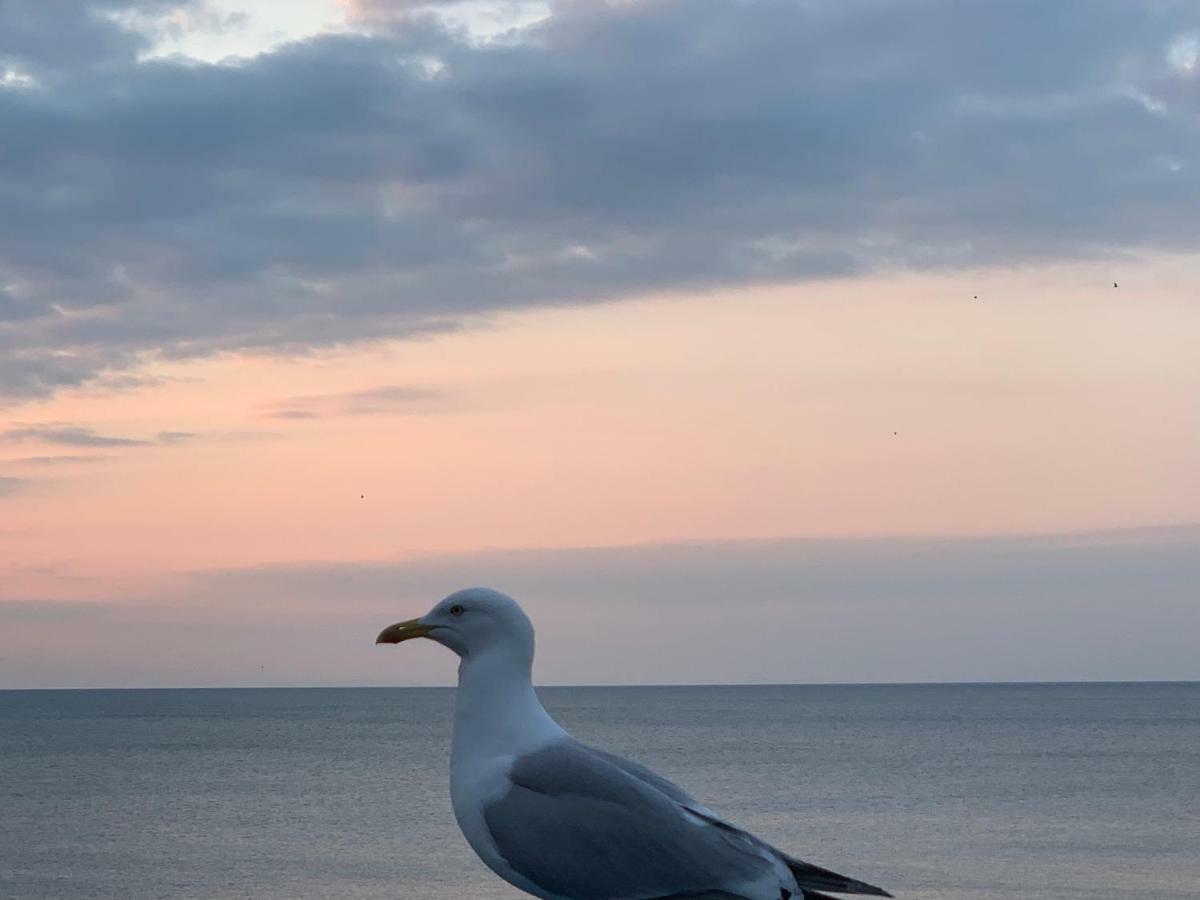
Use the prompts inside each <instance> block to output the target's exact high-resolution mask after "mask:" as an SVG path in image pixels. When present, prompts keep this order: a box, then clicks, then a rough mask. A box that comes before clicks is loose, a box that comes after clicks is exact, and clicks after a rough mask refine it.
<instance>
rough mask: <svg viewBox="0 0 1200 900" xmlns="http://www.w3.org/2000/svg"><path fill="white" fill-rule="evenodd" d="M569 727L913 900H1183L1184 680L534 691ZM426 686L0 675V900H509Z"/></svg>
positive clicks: (1194, 795)
mask: <svg viewBox="0 0 1200 900" xmlns="http://www.w3.org/2000/svg"><path fill="white" fill-rule="evenodd" d="M541 694H542V697H543V700H544V702H545V704H546V706H547V707H548V708H549V709H550V711H551V712H552V713H553V714H554V715H555V716H556V717H557V718H558V719H559V721H560V722H562V723H563V725H565V726H566V727H567V728H569V729H570V730H571V731H573V732H574V733H575V735H576V736H577V737H579V738H580V739H582V740H584V741H587V742H589V743H592V744H594V745H597V746H600V747H603V748H605V749H608V750H612V751H615V752H619V753H622V754H624V755H626V756H630V757H632V758H634V759H637V760H639V761H641V762H643V763H645V764H647V765H649V766H651V767H652V768H654V769H656V770H658V771H659V772H661V773H663V774H665V775H667V776H668V777H670V778H672V779H673V780H675V781H677V782H679V783H680V784H682V785H683V786H684V787H685V788H687V789H688V790H689V791H690V792H691V793H693V794H694V795H696V796H697V797H698V798H700V799H701V800H703V801H705V802H707V803H708V805H709V806H711V807H712V808H714V809H715V810H717V811H718V812H720V813H721V814H722V815H724V816H725V817H727V818H729V819H731V820H732V821H734V822H736V823H738V824H740V825H742V826H743V827H745V828H748V829H749V830H751V831H753V832H755V833H757V834H758V835H760V836H761V837H763V838H765V839H767V840H768V841H770V842H771V843H773V844H775V845H777V846H779V847H781V848H783V849H786V850H787V851H789V852H791V853H793V854H794V855H797V856H799V857H801V858H803V859H806V860H809V861H811V862H815V863H817V864H820V865H823V866H826V867H829V868H833V869H835V870H838V871H841V872H843V873H845V874H848V875H852V876H855V877H858V878H861V879H864V880H866V881H869V882H872V883H875V884H879V885H882V886H883V887H885V888H887V889H889V890H891V891H892V893H894V894H895V895H896V896H897V897H899V898H911V900H917V898H920V900H1185V898H1186V900H1198V898H1200V683H1140V684H1107V683H1106V684H1002V685H957V684H956V685H900V686H883V685H877V686H872V685H853V686H851V685H846V686H831V685H821V686H803V685H797V686H746V687H740V686H739V687H641V688H639V687H614V688H606V687H586V688H575V687H554V688H546V689H543V690H542V691H541ZM453 702H454V693H453V691H452V690H451V689H438V688H345V689H324V688H312V689H307V688H306V689H290V688H280V689H213V690H208V689H197V690H111V691H110V690H80V691H8V692H0V898H4V900H40V898H54V900H84V898H88V900H101V898H103V900H109V898H112V900H117V898H119V900H143V898H145V900H167V898H172V900H174V898H197V900H200V898H206V900H218V898H219V900H232V898H239V900H240V898H256V900H266V898H279V900H284V898H286V900H302V898H330V900H333V898H338V900H383V898H406V900H452V898H453V900H466V898H471V900H502V898H508V900H514V898H518V897H522V896H525V895H523V894H521V893H520V892H518V891H516V890H515V889H513V888H510V887H508V886H507V885H505V884H503V883H502V882H500V881H499V880H498V879H496V878H495V877H494V876H493V875H492V874H491V873H490V872H488V871H487V870H486V869H485V868H484V867H483V865H482V864H481V863H480V862H479V861H478V860H477V859H476V858H475V857H474V855H473V854H472V853H471V851H470V849H469V848H468V847H467V844H466V842H465V841H464V840H463V838H462V836H461V835H460V834H459V832H458V828H457V826H456V825H455V822H454V818H453V815H452V813H451V809H450V799H449V791H448V785H447V774H448V766H449V763H448V759H449V746H450V731H451V716H452V709H453Z"/></svg>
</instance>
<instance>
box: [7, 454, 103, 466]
mask: <svg viewBox="0 0 1200 900" xmlns="http://www.w3.org/2000/svg"><path fill="white" fill-rule="evenodd" d="M107 459H108V457H107V456H101V455H99V454H63V455H59V456H22V457H18V458H17V459H10V460H6V462H7V463H9V465H14V466H66V465H77V464H82V463H97V462H104V461H106V460H107Z"/></svg>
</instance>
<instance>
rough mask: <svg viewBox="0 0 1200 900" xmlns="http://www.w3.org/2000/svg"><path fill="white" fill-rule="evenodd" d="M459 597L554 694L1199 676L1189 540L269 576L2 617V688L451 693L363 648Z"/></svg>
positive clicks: (1196, 552)
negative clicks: (514, 629)
mask: <svg viewBox="0 0 1200 900" xmlns="http://www.w3.org/2000/svg"><path fill="white" fill-rule="evenodd" d="M471 583H477V584H489V585H493V586H495V587H499V588H502V589H505V590H508V591H509V592H511V593H513V594H514V595H515V596H517V597H519V598H520V599H521V600H522V601H523V602H524V603H525V605H526V607H527V608H528V609H529V610H530V612H531V614H532V615H533V616H534V618H535V621H536V622H537V625H538V629H539V642H540V647H541V650H540V655H539V660H540V662H539V677H540V678H541V680H542V681H544V682H549V683H563V682H569V683H614V682H616V683H650V682H672V683H712V682H744V681H768V682H864V681H865V682H870V681H990V680H1014V681H1029V680H1035V681H1036V680H1093V679H1099V680H1122V679H1188V678H1195V677H1197V676H1198V675H1200V669H1198V668H1197V660H1200V642H1198V641H1200V639H1198V638H1197V635H1200V604H1197V603H1196V597H1195V585H1196V584H1197V583H1200V527H1191V528H1177V529H1152V530H1144V531H1130V532H1125V533H1121V532H1110V533H1100V534H1083V535H1060V536H1049V537H1025V538H978V539H957V540H949V539H947V540H930V539H909V540H901V539H879V540H780V541H769V542H747V543H716V544H713V543H695V544H674V545H661V546H643V547H614V548H598V549H566V550H527V551H506V552H495V553H481V554H472V555H469V556H456V557H447V558H443V559H426V560H418V561H414V562H409V563H392V564H378V565H370V564H353V563H347V564H343V565H338V564H321V565H305V566H296V565H291V566H275V567H262V568H256V569H243V570H236V571H226V572H208V573H200V574H196V575H194V576H192V577H191V578H190V579H189V580H188V583H187V584H186V586H185V587H184V588H183V589H182V590H181V591H180V592H177V593H172V594H169V595H166V596H164V597H163V598H161V602H159V603H156V604H152V605H145V601H141V602H138V603H126V604H121V603H120V602H117V601H114V603H113V604H98V603H50V602H45V601H42V602H34V601H28V600H21V599H20V598H17V597H9V598H7V599H5V598H3V597H0V636H4V635H7V640H4V639H3V638H0V657H3V658H0V686H7V687H17V686H36V685H40V686H53V685H72V684H75V685H98V684H112V685H122V684H124V685H154V684H161V685H171V684H174V685H186V684H262V683H268V684H269V683H274V684H364V683H375V684H390V683H410V684H411V683H448V682H449V681H450V680H451V679H452V677H453V672H454V666H453V661H452V660H451V658H450V657H449V656H448V655H447V654H446V653H445V651H442V650H441V649H440V648H436V647H433V646H432V645H430V646H428V647H426V646H424V645H422V646H411V647H410V646H409V645H406V646H405V648H404V650H405V652H403V653H400V654H397V653H391V652H388V651H387V650H386V649H381V648H377V647H375V646H373V644H372V640H373V638H374V636H375V634H377V633H378V631H379V630H380V629H381V628H382V627H383V626H384V625H387V624H389V623H391V622H393V621H395V620H397V619H400V618H408V617H410V616H413V615H417V614H419V613H421V612H424V611H425V610H426V609H427V608H428V607H429V606H431V605H432V604H433V602H434V601H436V600H437V599H439V598H440V597H441V596H443V595H444V594H446V593H448V592H449V591H451V590H453V589H456V588H458V587H462V586H465V585H468V584H471ZM126 647H128V648H131V649H130V652H123V648H126ZM132 648H136V652H134V650H133V649H132Z"/></svg>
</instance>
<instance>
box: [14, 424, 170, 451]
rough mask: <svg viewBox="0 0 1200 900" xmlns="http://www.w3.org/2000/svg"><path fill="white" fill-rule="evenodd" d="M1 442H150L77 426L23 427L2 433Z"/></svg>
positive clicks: (71, 444)
mask: <svg viewBox="0 0 1200 900" xmlns="http://www.w3.org/2000/svg"><path fill="white" fill-rule="evenodd" d="M0 440H6V441H15V442H22V441H38V442H40V443H43V444H57V445H58V446H61V447H147V446H150V443H151V442H150V441H143V440H138V439H136V438H125V437H113V436H111V435H105V434H97V433H96V431H95V430H93V429H91V428H81V427H79V426H75V425H23V426H20V427H17V428H10V429H8V430H7V431H5V432H2V433H0Z"/></svg>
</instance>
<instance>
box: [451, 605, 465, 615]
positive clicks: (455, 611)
mask: <svg viewBox="0 0 1200 900" xmlns="http://www.w3.org/2000/svg"><path fill="white" fill-rule="evenodd" d="M463 612H464V610H463V608H462V604H460V603H455V604H454V605H453V606H452V607H450V615H452V616H461V615H462V614H463Z"/></svg>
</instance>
